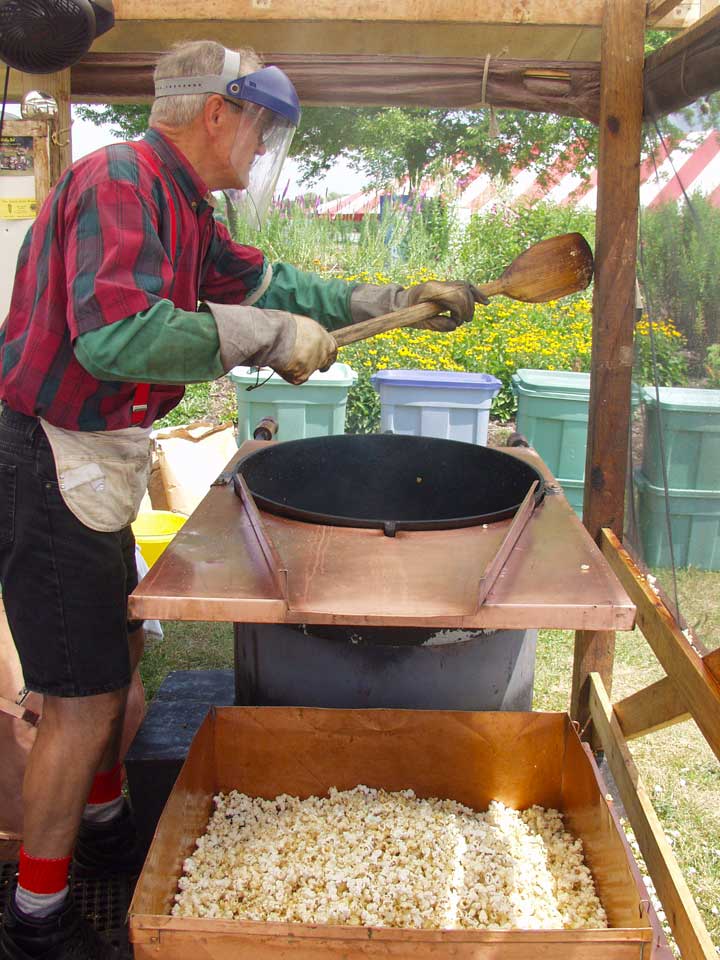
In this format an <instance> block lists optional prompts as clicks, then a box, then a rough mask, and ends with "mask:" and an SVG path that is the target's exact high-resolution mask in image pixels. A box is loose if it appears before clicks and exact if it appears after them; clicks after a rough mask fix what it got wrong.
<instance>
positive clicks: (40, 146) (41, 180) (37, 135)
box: [3, 120, 51, 208]
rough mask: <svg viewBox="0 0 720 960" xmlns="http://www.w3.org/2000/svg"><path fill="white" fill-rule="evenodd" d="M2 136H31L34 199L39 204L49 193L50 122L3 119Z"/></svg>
mask: <svg viewBox="0 0 720 960" xmlns="http://www.w3.org/2000/svg"><path fill="white" fill-rule="evenodd" d="M3 136H6V137H32V138H33V170H34V174H35V201H36V203H37V205H38V208H39V207H40V204H41V203H42V202H43V200H44V199H45V198H46V197H47V195H48V194H49V193H50V183H51V180H50V152H49V149H48V144H49V141H50V123H49V121H47V120H5V121H4V122H3Z"/></svg>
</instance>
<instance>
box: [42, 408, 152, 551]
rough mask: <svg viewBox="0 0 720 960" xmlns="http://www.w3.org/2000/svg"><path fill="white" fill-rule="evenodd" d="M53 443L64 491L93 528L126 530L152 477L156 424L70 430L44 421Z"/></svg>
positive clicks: (70, 506) (69, 504) (75, 511)
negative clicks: (154, 426)
mask: <svg viewBox="0 0 720 960" xmlns="http://www.w3.org/2000/svg"><path fill="white" fill-rule="evenodd" d="M40 423H41V424H42V428H43V430H44V431H45V435H46V436H47V438H48V441H49V443H50V447H51V448H52V452H53V457H54V459H55V466H56V468H57V475H58V482H59V484H60V493H61V494H62V498H63V500H64V501H65V503H66V504H67V507H68V509H69V510H70V511H71V512H72V513H73V514H74V515H75V516H76V517H77V518H78V520H79V521H80V522H81V523H84V524H85V526H86V527H89V528H90V529H91V530H98V531H100V532H102V533H111V532H113V531H116V530H122V529H123V528H124V527H126V526H128V524H130V523H132V521H133V520H134V519H135V517H136V516H137V513H138V510H139V509H140V502H141V500H142V498H143V494H144V493H145V491H146V490H147V485H148V480H149V478H150V431H151V428H150V427H125V428H124V429H122V430H98V431H92V432H91V431H88V432H86V431H80V430H64V429H63V428H62V427H55V426H53V425H52V424H50V423H47V422H46V421H45V420H42V419H41V420H40Z"/></svg>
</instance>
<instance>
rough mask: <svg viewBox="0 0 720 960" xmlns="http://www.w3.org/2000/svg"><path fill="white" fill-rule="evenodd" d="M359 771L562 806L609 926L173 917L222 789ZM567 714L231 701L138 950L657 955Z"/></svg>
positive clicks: (179, 822)
mask: <svg viewBox="0 0 720 960" xmlns="http://www.w3.org/2000/svg"><path fill="white" fill-rule="evenodd" d="M359 783H364V784H367V785H369V786H373V787H384V788H385V789H387V790H403V789H407V788H412V789H413V790H414V791H415V792H416V793H417V794H418V796H421V797H430V796H435V797H449V798H452V799H454V800H457V801H459V802H461V803H464V804H467V805H468V806H470V807H474V808H476V809H479V810H483V809H485V808H486V807H487V805H488V803H489V802H490V801H491V800H493V799H497V800H501V801H502V802H503V803H505V804H507V805H508V806H510V807H514V808H524V807H527V806H531V805H532V804H540V805H542V806H544V807H555V808H557V809H560V810H561V811H563V813H564V815H565V824H566V826H567V828H568V829H569V830H570V831H571V832H572V833H574V834H575V835H577V836H579V837H581V838H582V841H583V845H584V850H585V859H586V862H587V863H588V866H589V867H590V869H591V870H592V873H593V876H594V877H595V882H596V885H597V889H598V892H599V895H600V899H601V901H602V903H603V905H604V907H605V910H606V911H607V914H608V919H609V922H610V924H611V927H610V929H608V930H543V931H540V930H512V931H482V930H478V931H476V930H433V931H428V930H404V929H403V930H399V929H387V928H377V927H375V928H365V927H350V926H347V927H343V926H329V925H315V926H313V925H309V924H300V923H297V924H295V923H292V924H291V923H257V922H248V921H242V920H210V919H207V920H205V919H194V918H186V919H181V918H175V917H172V916H170V908H171V906H172V904H173V896H174V894H175V893H176V890H177V880H178V877H179V876H180V874H181V872H182V864H183V860H184V859H185V858H186V857H187V856H189V854H190V853H191V851H192V850H193V849H194V845H195V840H196V838H197V837H198V836H200V835H201V834H202V833H203V832H204V831H205V828H206V825H207V820H208V817H209V814H210V812H211V808H212V797H213V794H215V793H217V792H219V791H227V790H230V789H233V788H235V789H238V790H241V791H243V792H244V793H247V794H249V795H251V796H262V797H265V798H268V799H270V798H273V797H275V796H277V795H278V794H281V793H289V794H293V795H296V796H300V797H307V796H311V795H313V794H314V795H323V794H325V793H326V792H327V790H328V789H329V788H330V787H332V786H335V787H337V788H338V789H350V788H352V787H354V786H356V785H357V784H359ZM630 860H631V856H630V854H629V850H628V847H627V844H626V843H625V841H624V837H622V836H621V831H620V829H619V827H618V825H617V823H616V821H615V819H614V817H613V814H612V813H611V811H610V809H609V807H608V804H607V802H606V800H605V797H604V795H603V792H602V787H601V783H600V781H599V780H598V777H597V771H596V768H595V764H594V761H593V759H592V754H591V753H590V751H589V750H588V748H587V747H586V746H584V745H583V744H582V743H581V742H580V739H579V737H578V735H577V733H576V731H575V728H574V727H573V725H572V724H571V722H570V720H569V718H568V717H567V716H566V715H565V714H560V713H465V712H454V711H435V710H319V709H305V708H288V707H220V708H214V709H213V710H211V712H210V713H209V714H208V716H207V718H206V719H205V721H204V723H203V725H202V726H201V728H200V729H199V731H198V733H197V735H196V737H195V739H194V741H193V743H192V746H191V748H190V752H189V754H188V758H187V761H186V762H185V765H184V766H183V769H182V771H181V773H180V776H179V777H178V780H177V782H176V784H175V786H174V788H173V791H172V793H171V795H170V798H169V800H168V803H167V806H166V807H165V810H164V812H163V815H162V817H161V819H160V823H159V824H158V828H157V832H156V834H155V838H154V840H153V843H152V846H151V847H150V851H149V853H148V857H147V860H146V862H145V867H144V869H143V872H142V874H141V876H140V879H139V881H138V884H137V887H136V890H135V896H134V898H133V901H132V904H131V906H130V939H131V941H132V942H133V944H134V949H135V957H136V960H146V958H147V960H149V958H158V957H160V958H162V957H168V958H172V960H199V958H200V957H202V958H217V960H231V958H233V960H236V958H237V957H238V956H247V957H249V958H252V960H285V958H288V960H311V958H312V960H316V958H328V960H353V958H356V957H362V958H375V957H377V958H380V957H382V958H386V960H388V958H392V960H399V958H408V960H410V958H413V960H418V958H422V957H433V958H452V960H490V958H492V960H495V958H502V960H527V958H533V960H534V958H538V960H543V958H547V960H550V958H552V960H565V958H574V960H580V958H582V960H594V958H618V960H620V958H622V960H630V958H638V960H639V958H643V957H644V958H647V957H649V956H650V953H651V948H652V941H653V931H652V928H651V924H650V921H649V919H648V914H647V906H646V901H647V899H648V898H647V893H646V892H645V889H644V887H643V886H642V883H641V882H640V879H639V875H638V874H637V871H636V869H634V866H633V865H631V862H630Z"/></svg>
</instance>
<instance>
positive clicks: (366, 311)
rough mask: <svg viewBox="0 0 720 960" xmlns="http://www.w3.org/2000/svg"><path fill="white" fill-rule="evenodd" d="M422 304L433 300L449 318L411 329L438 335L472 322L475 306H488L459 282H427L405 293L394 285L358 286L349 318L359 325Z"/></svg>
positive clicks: (439, 318)
mask: <svg viewBox="0 0 720 960" xmlns="http://www.w3.org/2000/svg"><path fill="white" fill-rule="evenodd" d="M425 300H435V301H436V302H437V303H438V304H439V305H440V306H441V307H443V308H444V309H445V310H446V311H447V312H448V313H449V314H450V315H449V316H437V317H433V318H432V319H430V320H421V321H419V322H418V323H415V324H412V326H414V327H415V328H416V329H418V330H438V331H441V332H447V331H450V330H454V329H455V328H456V327H458V326H459V325H460V324H461V323H465V322H467V321H468V320H472V318H473V314H474V312H475V304H476V303H483V304H485V303H488V299H487V297H486V296H484V295H483V294H482V293H481V292H480V291H479V290H478V288H477V287H475V286H473V285H472V284H470V283H463V282H462V281H460V280H448V281H445V282H443V281H441V280H428V281H427V282H426V283H419V284H417V285H416V286H413V287H408V288H407V289H405V288H403V287H401V286H400V285H399V284H397V283H387V284H385V285H384V286H378V285H376V284H372V283H359V284H358V285H357V286H356V287H355V288H354V289H353V292H352V294H351V296H350V315H351V317H352V322H353V323H359V322H360V321H361V320H368V319H370V318H371V317H380V316H382V315H383V314H385V313H392V312H393V311H395V310H401V309H402V308H403V307H410V306H413V305H414V304H416V303H421V302H423V301H425Z"/></svg>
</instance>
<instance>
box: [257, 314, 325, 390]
mask: <svg viewBox="0 0 720 960" xmlns="http://www.w3.org/2000/svg"><path fill="white" fill-rule="evenodd" d="M292 317H293V320H294V321H295V341H294V343H293V347H292V351H291V353H290V355H289V356H288V357H287V359H278V360H275V361H274V362H272V363H270V364H269V366H271V367H272V368H273V370H274V371H275V372H276V373H279V374H280V376H281V377H282V378H283V379H284V380H287V381H288V383H305V381H306V380H307V379H308V378H309V376H310V374H311V373H315V371H316V370H327V369H328V367H329V366H330V365H331V364H332V363H334V362H335V357H336V356H337V343H335V339H334V338H333V337H332V336H331V335H330V334H329V333H328V332H327V330H326V329H325V328H324V327H321V326H320V324H319V323H316V322H315V321H314V320H311V319H310V317H303V316H300V315H298V314H292Z"/></svg>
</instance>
